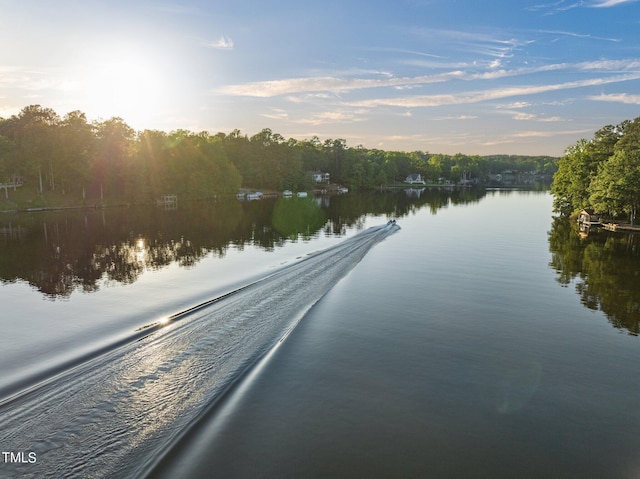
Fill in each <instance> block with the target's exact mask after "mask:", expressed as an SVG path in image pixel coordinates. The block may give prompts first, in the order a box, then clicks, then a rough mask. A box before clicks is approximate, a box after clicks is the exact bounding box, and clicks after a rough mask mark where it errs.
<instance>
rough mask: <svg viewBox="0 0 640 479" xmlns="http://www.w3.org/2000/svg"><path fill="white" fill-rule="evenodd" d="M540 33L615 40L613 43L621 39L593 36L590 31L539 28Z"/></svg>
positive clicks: (608, 40) (607, 40)
mask: <svg viewBox="0 0 640 479" xmlns="http://www.w3.org/2000/svg"><path fill="white" fill-rule="evenodd" d="M540 33H546V34H551V35H561V36H565V37H573V38H586V39H590V40H602V41H606V42H615V43H618V42H621V41H622V40H621V39H620V38H608V37H594V36H593V35H591V34H590V33H576V32H569V31H561V30H540Z"/></svg>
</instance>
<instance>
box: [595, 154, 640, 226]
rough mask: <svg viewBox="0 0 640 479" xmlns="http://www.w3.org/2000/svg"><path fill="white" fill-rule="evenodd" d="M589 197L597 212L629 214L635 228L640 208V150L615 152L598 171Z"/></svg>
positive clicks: (614, 214) (615, 214)
mask: <svg viewBox="0 0 640 479" xmlns="http://www.w3.org/2000/svg"><path fill="white" fill-rule="evenodd" d="M589 193H590V197H589V199H590V201H591V204H592V205H593V207H594V208H595V209H596V211H600V212H608V213H610V214H611V215H613V216H617V215H621V214H628V215H629V221H630V222H631V224H634V223H635V219H636V216H637V213H638V208H639V207H640V150H638V149H635V150H631V151H626V150H618V151H616V153H614V154H613V156H612V157H611V158H609V159H608V160H607V161H605V162H603V163H602V164H601V165H600V167H599V168H598V174H597V175H596V176H595V177H594V178H593V180H592V182H591V184H590V185H589Z"/></svg>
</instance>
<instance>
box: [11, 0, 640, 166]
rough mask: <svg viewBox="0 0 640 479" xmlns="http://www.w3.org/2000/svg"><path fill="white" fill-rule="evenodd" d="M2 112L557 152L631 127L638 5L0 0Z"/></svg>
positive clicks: (385, 143) (384, 144) (636, 97)
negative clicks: (35, 107)
mask: <svg viewBox="0 0 640 479" xmlns="http://www.w3.org/2000/svg"><path fill="white" fill-rule="evenodd" d="M0 42H1V44H2V45H3V47H2V48H1V49H0V117H4V118H6V117H9V116H11V115H13V114H16V113H18V112H19V111H20V110H21V109H22V108H23V107H24V106H27V105H30V104H40V105H42V106H45V107H50V108H53V109H54V110H56V111H57V112H58V113H59V114H60V115H64V114H65V113H67V112H69V111H73V110H81V111H83V112H85V113H86V114H87V116H88V118H89V119H90V120H100V119H108V118H110V117H113V116H119V117H122V118H123V119H124V120H125V121H126V122H127V123H128V124H129V125H131V126H132V127H134V128H135V129H137V130H142V129H147V128H148V129H160V130H165V131H171V130H176V129H188V130H192V131H202V130H207V131H210V132H211V133H217V132H219V131H222V132H225V133H229V132H231V131H232V130H234V129H239V130H240V131H241V132H242V133H244V134H248V135H249V136H251V135H253V134H255V133H257V132H259V131H260V130H261V129H263V128H270V129H271V130H272V131H274V132H276V133H280V134H281V135H282V136H284V137H285V138H290V137H293V138H296V139H310V138H311V137H313V136H314V135H315V136H318V137H319V138H320V139H321V140H325V139H327V138H344V139H346V140H347V144H348V145H349V146H357V145H363V146H365V147H367V148H381V149H385V150H403V151H413V150H420V151H428V152H431V153H448V154H454V153H458V152H460V153H466V154H493V153H508V154H533V155H538V154H548V155H561V154H562V153H563V152H564V150H565V148H566V147H567V146H570V145H573V144H574V143H575V142H576V141H577V140H578V139H580V138H591V137H592V135H593V132H594V131H595V130H597V129H599V128H601V127H602V126H604V125H607V124H617V123H620V122H621V121H623V120H625V119H633V118H636V117H638V116H640V1H638V0H549V1H546V0H531V1H529V0H484V1H478V0H393V1H391V0H388V1H381V0H322V1H310V0H291V1H290V0H281V1H269V0H264V1H257V0H256V1H243V0H234V1H227V2H218V1H204V0H200V1H199V0H184V1H171V0H169V1H166V2H163V1H150V0H149V1H147V0H142V1H135V0H129V1H120V0H111V1H96V0H84V1H80V0H76V1H70V0H56V1H54V2H51V1H49V0H38V1H35V0H21V1H20V2H17V1H14V0H0Z"/></svg>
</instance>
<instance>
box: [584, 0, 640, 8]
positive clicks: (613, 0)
mask: <svg viewBox="0 0 640 479" xmlns="http://www.w3.org/2000/svg"><path fill="white" fill-rule="evenodd" d="M637 1H638V0H597V1H596V2H595V3H594V4H593V5H591V6H592V7H594V8H604V7H615V6H618V5H622V4H623V3H633V2H637Z"/></svg>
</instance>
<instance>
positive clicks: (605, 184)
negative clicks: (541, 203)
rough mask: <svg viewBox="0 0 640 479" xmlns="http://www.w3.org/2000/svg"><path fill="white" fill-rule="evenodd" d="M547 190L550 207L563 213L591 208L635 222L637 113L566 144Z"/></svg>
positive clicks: (639, 200) (639, 162) (639, 199)
mask: <svg viewBox="0 0 640 479" xmlns="http://www.w3.org/2000/svg"><path fill="white" fill-rule="evenodd" d="M551 191H552V193H553V195H554V209H555V211H557V212H559V213H561V214H563V215H571V214H574V213H576V212H577V211H579V210H581V209H591V210H593V211H594V212H596V213H598V214H600V215H603V216H606V217H609V218H619V217H626V218H628V219H629V222H630V223H631V224H635V222H636V219H637V215H638V208H640V117H638V118H636V119H635V120H625V121H623V122H622V123H620V124H619V125H607V126H605V127H603V128H601V129H599V130H598V131H596V132H595V134H594V136H593V138H592V139H591V140H585V139H582V140H579V141H578V142H577V143H576V144H575V145H572V146H570V147H569V148H567V150H566V152H565V155H564V156H563V157H562V158H561V159H560V161H559V163H558V171H557V172H556V174H555V176H554V179H553V183H552V185H551Z"/></svg>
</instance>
